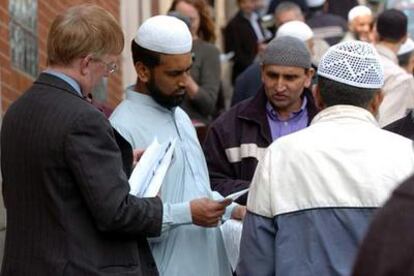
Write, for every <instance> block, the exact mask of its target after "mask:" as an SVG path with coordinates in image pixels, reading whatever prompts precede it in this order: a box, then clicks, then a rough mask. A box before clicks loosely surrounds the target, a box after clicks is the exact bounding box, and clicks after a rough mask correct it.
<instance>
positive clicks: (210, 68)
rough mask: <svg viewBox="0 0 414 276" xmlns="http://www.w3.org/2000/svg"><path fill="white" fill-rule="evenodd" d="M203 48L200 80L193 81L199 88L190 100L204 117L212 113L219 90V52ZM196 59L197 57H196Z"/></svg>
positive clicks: (214, 49)
mask: <svg viewBox="0 0 414 276" xmlns="http://www.w3.org/2000/svg"><path fill="white" fill-rule="evenodd" d="M208 46H211V47H208V48H205V49H206V52H205V53H203V55H202V58H203V61H202V64H201V72H200V79H199V80H195V81H196V82H197V84H198V86H199V89H198V93H197V94H196V95H195V96H194V98H193V99H191V104H192V105H193V106H194V108H195V109H196V110H198V111H199V112H200V113H201V114H203V115H205V116H209V115H211V114H212V113H213V112H214V107H215V105H216V102H217V97H218V93H219V89H220V75H221V71H220V70H221V68H220V52H219V50H218V49H217V48H216V47H215V46H213V45H208ZM196 58H197V57H196Z"/></svg>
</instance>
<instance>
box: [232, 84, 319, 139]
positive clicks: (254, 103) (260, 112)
mask: <svg viewBox="0 0 414 276" xmlns="http://www.w3.org/2000/svg"><path fill="white" fill-rule="evenodd" d="M303 96H304V97H306V99H307V104H306V109H307V110H308V116H309V120H308V125H309V124H310V122H311V120H312V119H313V117H315V115H316V113H317V112H318V110H317V108H316V105H315V101H314V99H313V96H312V93H311V91H310V90H309V89H307V88H305V90H304V91H303ZM245 103H246V105H244V106H243V107H242V109H241V110H240V112H239V115H238V116H237V117H238V118H240V119H242V120H247V121H251V122H254V123H256V124H258V125H259V126H260V132H261V134H262V136H263V137H264V138H265V139H266V140H267V141H268V142H269V143H271V142H272V138H271V134H270V128H269V123H268V121H267V115H266V114H267V113H266V103H267V96H266V93H265V91H264V87H263V85H262V86H261V88H260V89H259V91H258V92H257V93H256V95H255V96H253V98H251V99H249V100H247V101H246V102H245Z"/></svg>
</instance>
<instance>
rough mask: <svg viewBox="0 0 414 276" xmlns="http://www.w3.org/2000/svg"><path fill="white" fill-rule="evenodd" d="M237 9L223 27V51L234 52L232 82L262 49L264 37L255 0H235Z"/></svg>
mask: <svg viewBox="0 0 414 276" xmlns="http://www.w3.org/2000/svg"><path fill="white" fill-rule="evenodd" d="M237 5H238V7H239V11H238V12H237V13H236V15H235V16H234V17H233V18H232V19H230V21H229V22H228V23H227V25H226V27H225V29H224V42H225V43H224V44H225V45H224V46H225V47H224V48H225V52H226V53H228V52H234V57H233V68H232V76H231V79H232V83H233V84H234V82H235V80H236V78H237V76H238V75H240V73H242V72H243V71H244V70H245V69H246V68H247V67H248V66H249V65H250V64H252V63H253V61H254V59H255V57H256V55H257V54H258V53H259V52H260V51H261V50H263V48H264V46H265V41H266V39H267V38H266V37H265V34H264V31H263V29H262V27H261V26H260V24H259V21H258V19H259V17H258V15H257V14H256V12H255V9H256V4H255V0H237Z"/></svg>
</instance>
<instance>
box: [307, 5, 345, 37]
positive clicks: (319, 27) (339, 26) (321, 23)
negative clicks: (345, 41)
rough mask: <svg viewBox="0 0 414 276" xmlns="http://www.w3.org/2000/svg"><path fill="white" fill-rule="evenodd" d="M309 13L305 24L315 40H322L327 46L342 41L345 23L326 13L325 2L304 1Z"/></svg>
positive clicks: (339, 18) (340, 18)
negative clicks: (309, 28)
mask: <svg viewBox="0 0 414 276" xmlns="http://www.w3.org/2000/svg"><path fill="white" fill-rule="evenodd" d="M306 2H307V4H308V7H309V13H308V15H307V20H306V24H308V25H309V27H311V29H312V31H313V33H314V34H315V37H316V38H319V39H324V40H325V41H326V42H328V44H329V45H334V44H336V43H338V42H340V41H341V40H342V38H343V37H344V35H345V32H346V31H347V29H348V28H347V24H346V21H345V20H344V19H343V18H342V17H340V16H338V15H334V14H330V13H328V12H327V9H328V2H327V1H326V0H306Z"/></svg>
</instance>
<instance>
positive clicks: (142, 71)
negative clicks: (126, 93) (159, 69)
mask: <svg viewBox="0 0 414 276" xmlns="http://www.w3.org/2000/svg"><path fill="white" fill-rule="evenodd" d="M135 71H136V72H137V77H138V80H139V81H140V82H143V83H147V82H148V81H149V79H150V77H151V71H150V69H149V68H148V67H147V66H146V65H144V63H142V62H141V61H138V62H137V63H135Z"/></svg>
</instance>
